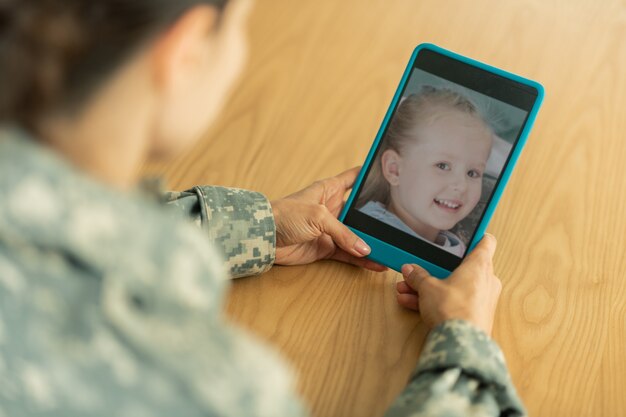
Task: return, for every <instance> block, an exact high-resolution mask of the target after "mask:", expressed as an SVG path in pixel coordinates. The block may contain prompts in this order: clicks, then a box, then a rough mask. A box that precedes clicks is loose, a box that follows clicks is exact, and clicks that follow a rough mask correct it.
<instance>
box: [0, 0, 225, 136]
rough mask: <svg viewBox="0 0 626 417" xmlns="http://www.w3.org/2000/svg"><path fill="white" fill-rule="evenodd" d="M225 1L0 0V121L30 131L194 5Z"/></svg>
mask: <svg viewBox="0 0 626 417" xmlns="http://www.w3.org/2000/svg"><path fill="white" fill-rule="evenodd" d="M226 2H227V0H0V124H1V123H7V122H9V123H13V124H18V125H21V126H23V127H26V128H34V126H35V125H36V122H37V120H38V119H39V117H40V116H41V115H42V114H44V113H46V112H48V111H51V110H52V109H54V110H57V109H71V108H72V107H73V106H77V105H79V104H80V103H82V102H83V100H85V99H86V98H87V97H88V96H89V94H90V93H91V92H92V91H93V90H94V88H95V87H97V85H98V83H99V82H101V81H103V79H104V78H105V77H106V76H107V75H109V74H110V73H111V72H112V71H113V70H114V69H115V68H116V67H117V66H118V65H119V64H120V63H121V62H123V60H124V59H125V58H127V57H128V56H129V55H130V54H131V53H133V51H135V50H136V49H137V48H138V47H139V46H140V45H141V44H142V43H144V42H146V41H148V40H149V39H151V38H152V37H153V36H154V35H156V34H157V33H159V32H160V31H162V30H165V29H166V28H167V27H168V26H169V25H171V24H173V23H174V22H175V21H176V19H178V18H179V17H180V16H181V15H182V14H184V12H185V11H187V10H188V9H190V8H191V7H193V6H196V5H201V4H209V5H213V6H215V7H217V8H218V9H220V10H221V9H222V8H223V7H224V5H225V3H226Z"/></svg>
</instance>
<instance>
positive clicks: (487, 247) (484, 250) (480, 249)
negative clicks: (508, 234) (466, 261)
mask: <svg viewBox="0 0 626 417" xmlns="http://www.w3.org/2000/svg"><path fill="white" fill-rule="evenodd" d="M496 246H497V241H496V238H495V237H494V236H493V235H491V234H489V233H485V235H484V236H483V238H482V239H481V240H480V242H478V244H477V245H476V247H475V248H474V249H473V250H472V252H471V253H470V255H469V256H468V258H469V257H471V258H478V259H480V260H483V261H488V262H491V260H492V259H493V256H494V255H495V253H496Z"/></svg>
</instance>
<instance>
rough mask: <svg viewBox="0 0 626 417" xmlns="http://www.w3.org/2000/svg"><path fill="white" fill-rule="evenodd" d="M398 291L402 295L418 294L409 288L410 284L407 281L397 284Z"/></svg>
mask: <svg viewBox="0 0 626 417" xmlns="http://www.w3.org/2000/svg"><path fill="white" fill-rule="evenodd" d="M396 290H397V291H398V292H399V293H400V294H417V293H416V292H415V290H414V289H413V288H411V287H409V284H407V283H406V282H405V281H398V282H396Z"/></svg>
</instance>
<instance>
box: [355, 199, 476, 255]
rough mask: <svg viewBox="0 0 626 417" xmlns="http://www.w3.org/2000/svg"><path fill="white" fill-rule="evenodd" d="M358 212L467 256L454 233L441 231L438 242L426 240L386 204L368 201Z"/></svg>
mask: <svg viewBox="0 0 626 417" xmlns="http://www.w3.org/2000/svg"><path fill="white" fill-rule="evenodd" d="M358 210H359V211H360V212H361V213H364V214H367V215H368V216H370V217H373V218H375V219H376V220H380V221H381V222H384V223H387V224H388V225H390V226H393V227H395V228H396V229H399V230H402V231H403V232H405V233H408V234H410V235H411V236H415V237H416V238H418V239H421V240H423V241H424V242H428V243H430V244H431V245H434V246H437V247H439V248H441V249H443V250H445V251H448V252H450V253H451V254H453V255H456V256H458V257H462V256H463V255H464V254H465V249H466V247H465V244H464V243H463V242H462V241H461V239H460V238H459V237H458V236H457V235H455V234H454V233H452V232H450V231H448V230H441V231H439V236H437V242H431V241H430V240H427V239H424V238H423V237H422V236H420V235H418V234H417V233H415V231H414V230H413V229H411V228H410V227H409V226H408V225H407V224H406V223H404V222H403V221H402V220H400V218H399V217H398V216H396V215H395V214H393V213H392V212H390V211H389V210H387V208H386V207H385V206H384V204H382V203H381V202H379V201H368V202H367V203H366V204H365V205H364V206H363V207H361V208H360V209H358Z"/></svg>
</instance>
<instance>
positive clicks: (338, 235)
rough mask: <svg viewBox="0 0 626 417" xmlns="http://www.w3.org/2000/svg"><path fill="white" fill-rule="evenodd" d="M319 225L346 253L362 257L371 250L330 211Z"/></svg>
mask: <svg viewBox="0 0 626 417" xmlns="http://www.w3.org/2000/svg"><path fill="white" fill-rule="evenodd" d="M321 226H322V231H323V232H324V233H326V234H328V235H330V237H331V238H332V239H333V242H335V244H336V245H337V246H339V247H340V248H341V249H343V250H344V251H346V252H348V253H352V254H354V255H355V256H358V257H363V256H366V255H369V254H370V252H371V251H372V250H371V249H370V247H369V246H368V245H367V244H366V243H365V242H364V241H363V240H361V238H359V237H358V236H357V235H356V234H354V233H353V232H352V231H351V230H350V229H349V228H348V227H347V226H346V225H344V224H343V223H341V222H340V221H339V220H337V219H336V218H335V217H334V216H333V215H332V214H331V213H330V212H328V213H327V215H325V216H324V217H323V218H322V225H321Z"/></svg>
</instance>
